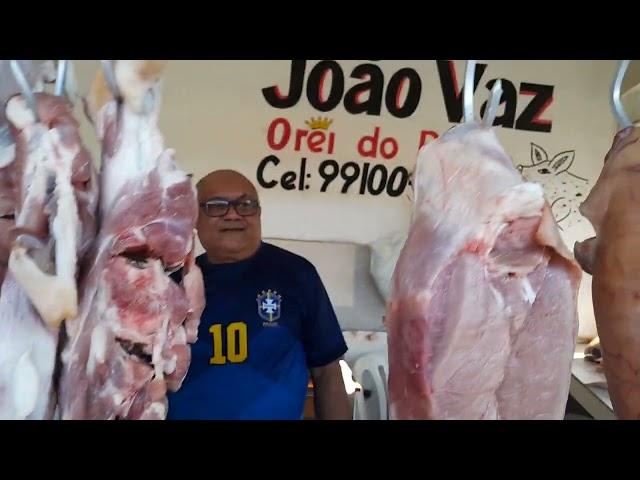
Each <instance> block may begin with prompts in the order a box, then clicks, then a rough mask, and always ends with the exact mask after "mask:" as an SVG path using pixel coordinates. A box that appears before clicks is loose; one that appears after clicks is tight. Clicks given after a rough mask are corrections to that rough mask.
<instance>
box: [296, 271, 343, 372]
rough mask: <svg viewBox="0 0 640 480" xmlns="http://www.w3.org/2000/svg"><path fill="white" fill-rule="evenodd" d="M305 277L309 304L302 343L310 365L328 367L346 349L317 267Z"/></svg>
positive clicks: (304, 321) (305, 315) (305, 314)
mask: <svg viewBox="0 0 640 480" xmlns="http://www.w3.org/2000/svg"><path fill="white" fill-rule="evenodd" d="M309 276H310V277H311V278H307V279H306V282H305V283H306V286H307V299H308V301H307V302H306V303H307V304H306V305H305V313H304V318H303V327H302V328H303V344H304V348H305V352H306V357H307V364H308V366H309V368H317V367H322V366H325V365H327V364H329V363H331V362H333V361H335V360H337V359H339V358H340V357H342V356H343V355H344V354H345V353H346V351H347V344H346V342H345V340H344V336H343V335H342V330H341V328H340V324H339V323H338V318H337V317H336V314H335V311H334V309H333V306H332V305H331V300H330V299H329V295H328V294H327V291H326V289H325V287H324V285H323V283H322V280H321V279H320V275H318V272H317V271H316V269H315V268H314V267H313V266H311V271H310V274H309Z"/></svg>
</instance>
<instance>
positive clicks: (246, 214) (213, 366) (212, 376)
mask: <svg viewBox="0 0 640 480" xmlns="http://www.w3.org/2000/svg"><path fill="white" fill-rule="evenodd" d="M197 190H198V202H199V204H200V214H199V218H198V225H197V228H198V236H199V238H200V242H201V243H202V246H203V247H204V249H205V250H206V253H205V254H203V255H200V256H199V257H198V259H197V263H198V265H199V266H200V268H201V269H202V274H203V276H204V284H205V296H206V307H205V310H204V313H203V314H202V317H201V323H200V328H199V331H198V340H197V342H196V343H195V344H194V345H193V347H192V359H191V365H190V368H189V372H188V374H187V376H186V378H185V381H184V383H183V385H182V387H181V389H180V390H179V391H178V392H176V393H174V394H171V395H170V396H169V413H168V418H169V419H301V418H302V416H303V411H304V403H305V399H306V393H307V385H308V381H309V372H310V374H311V378H312V379H313V383H314V393H315V398H314V403H315V410H316V418H318V419H349V418H351V417H352V415H351V410H350V408H349V402H348V399H347V395H346V391H345V387H344V382H343V380H342V373H341V368H340V365H339V363H338V362H339V360H340V358H341V357H342V356H343V355H344V353H345V352H346V350H347V346H346V344H345V341H344V338H343V336H342V332H341V330H340V327H339V325H338V321H337V319H336V316H335V313H334V311H333V307H332V306H331V303H330V301H329V297H328V295H327V293H326V291H325V288H324V286H323V284H322V281H321V280H320V277H319V275H318V273H317V271H316V269H315V268H314V266H313V265H311V263H309V262H308V261H307V260H305V259H304V258H302V257H300V256H298V255H295V254H293V253H291V252H288V251H286V250H283V249H281V248H278V247H276V246H274V245H271V244H268V243H266V242H263V241H262V232H261V224H260V216H261V207H260V203H259V201H258V194H257V192H256V189H255V187H254V185H253V184H252V183H251V182H250V181H249V180H248V179H247V178H246V177H244V176H243V175H241V174H240V173H238V172H235V171H231V170H219V171H215V172H212V173H210V174H208V175H206V176H205V177H204V178H202V179H201V180H200V181H199V182H198V184H197Z"/></svg>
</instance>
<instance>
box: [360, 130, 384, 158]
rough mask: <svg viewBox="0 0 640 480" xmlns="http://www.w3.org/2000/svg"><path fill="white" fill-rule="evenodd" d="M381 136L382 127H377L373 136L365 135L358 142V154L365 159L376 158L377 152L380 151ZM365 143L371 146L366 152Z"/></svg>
mask: <svg viewBox="0 0 640 480" xmlns="http://www.w3.org/2000/svg"><path fill="white" fill-rule="evenodd" d="M379 136H380V127H375V130H374V132H373V135H365V136H364V137H362V138H361V139H360V140H358V153H359V154H360V155H361V156H363V157H371V158H376V151H377V150H378V137H379ZM365 142H369V144H370V145H371V146H370V147H368V149H367V150H365Z"/></svg>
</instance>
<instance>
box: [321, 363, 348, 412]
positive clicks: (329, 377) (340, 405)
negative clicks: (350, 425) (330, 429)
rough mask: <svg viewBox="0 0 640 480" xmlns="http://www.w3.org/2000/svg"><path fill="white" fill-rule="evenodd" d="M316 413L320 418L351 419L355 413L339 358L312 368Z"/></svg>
mask: <svg viewBox="0 0 640 480" xmlns="http://www.w3.org/2000/svg"><path fill="white" fill-rule="evenodd" d="M311 378H312V379H313V391H314V405H315V414H316V418H317V419H318V420H351V419H352V418H353V414H352V411H351V407H350V405H349V398H348V397H347V391H346V389H345V386H344V381H343V379H342V369H341V368H340V363H339V360H335V361H334V362H331V363H329V364H328V365H325V366H324V367H317V368H312V369H311Z"/></svg>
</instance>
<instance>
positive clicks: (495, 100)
mask: <svg viewBox="0 0 640 480" xmlns="http://www.w3.org/2000/svg"><path fill="white" fill-rule="evenodd" d="M501 99H502V81H501V80H500V79H498V80H496V83H494V84H493V87H492V88H491V93H490V94H489V101H488V102H487V107H486V109H485V112H484V118H483V119H482V125H483V126H484V127H485V128H491V126H492V125H493V122H494V120H495V119H496V115H497V114H498V108H500V100H501Z"/></svg>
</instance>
